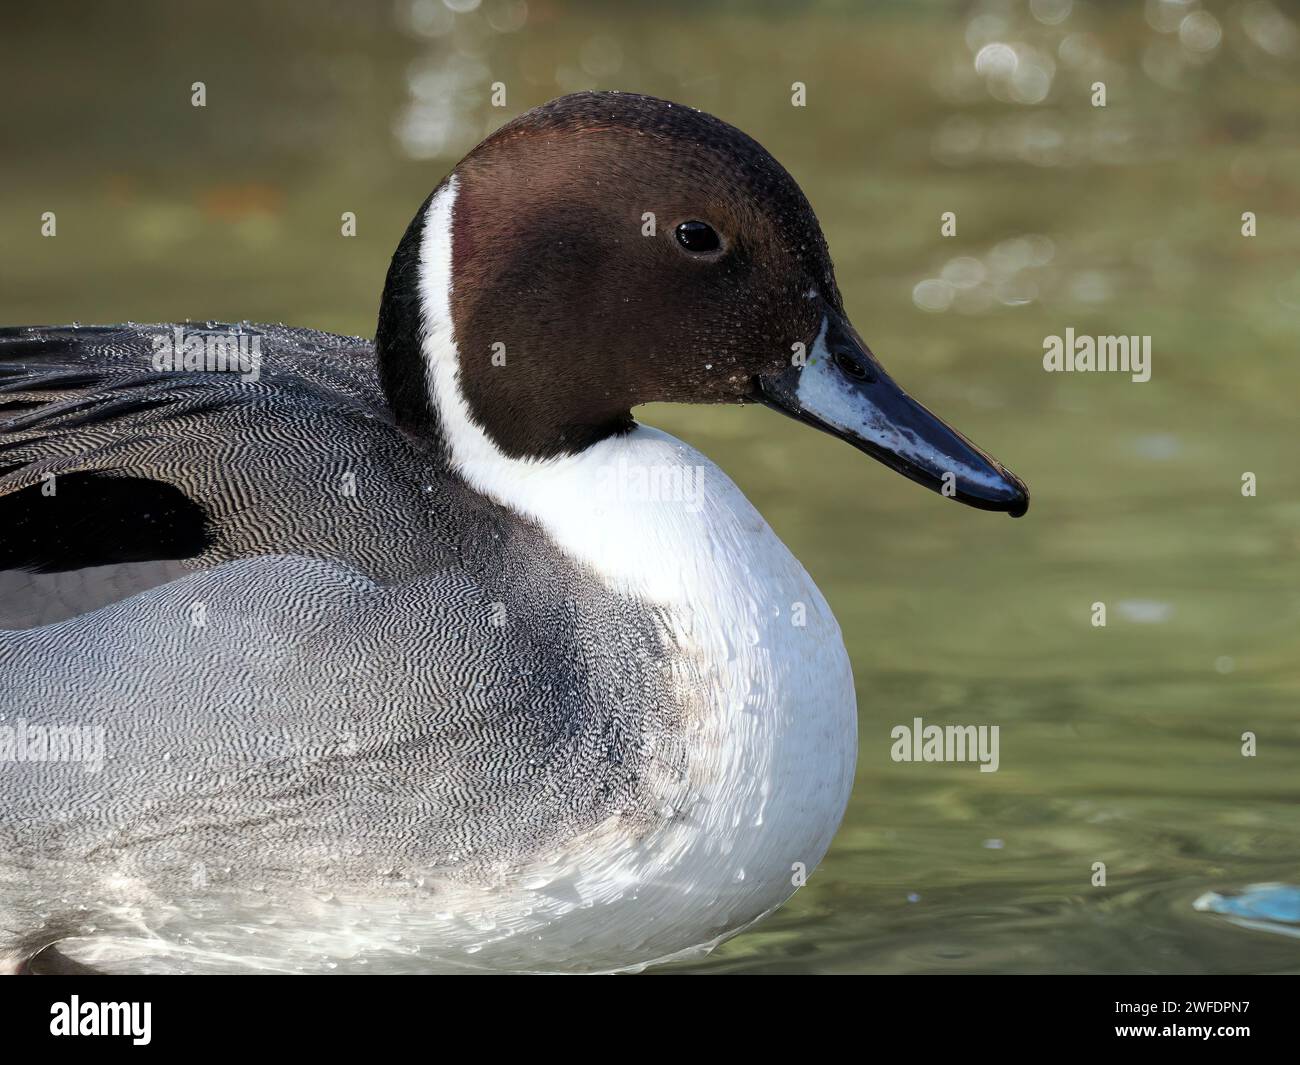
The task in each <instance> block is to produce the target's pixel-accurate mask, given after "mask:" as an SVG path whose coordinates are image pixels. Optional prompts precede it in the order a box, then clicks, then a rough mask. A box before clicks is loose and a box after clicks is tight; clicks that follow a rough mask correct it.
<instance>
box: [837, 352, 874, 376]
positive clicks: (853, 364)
mask: <svg viewBox="0 0 1300 1065" xmlns="http://www.w3.org/2000/svg"><path fill="white" fill-rule="evenodd" d="M835 365H836V366H838V367H839V368H840V373H842V374H844V376H845V377H852V378H853V379H854V380H855V381H873V380H875V377H874V375H873V374H872V373H871V371H870V370H868V369H867V368H866V367H865V366H863V365H862V364H861V363H859V362H858V361H857V359H855V358H854V357H853V356H852V355H850V354H848V352H845V351H837V352H836V353H835Z"/></svg>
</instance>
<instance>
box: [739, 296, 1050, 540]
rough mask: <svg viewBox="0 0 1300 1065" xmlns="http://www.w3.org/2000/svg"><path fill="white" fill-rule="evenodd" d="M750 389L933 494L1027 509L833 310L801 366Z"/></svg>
mask: <svg viewBox="0 0 1300 1065" xmlns="http://www.w3.org/2000/svg"><path fill="white" fill-rule="evenodd" d="M758 394H759V398H760V399H761V400H762V402H764V403H765V404H767V405H768V406H769V407H772V408H774V409H775V410H779V411H780V412H781V413H783V414H788V415H790V416H791V417H793V418H797V419H798V420H799V421H801V422H805V423H807V424H808V425H812V426H816V427H817V428H818V429H821V430H823V431H825V432H828V433H830V434H831V435H832V436H837V437H839V438H840V439H841V440H847V441H848V442H849V443H850V444H852V445H853V446H854V447H856V448H860V449H861V450H863V451H865V452H866V453H867V454H868V455H871V456H872V457H873V458H876V459H879V460H880V461H881V462H883V463H884V464H885V465H886V466H888V467H889V468H890V469H892V470H897V471H898V472H899V473H901V474H902V475H903V476H904V477H908V478H911V479H912V480H913V481H916V483H917V484H922V485H925V487H926V488H929V489H932V490H933V491H935V492H938V493H939V494H940V495H944V496H948V497H950V498H952V499H956V500H957V501H958V502H961V503H965V504H966V505H967V506H972V507H979V508H980V509H981V510H1003V511H1006V512H1007V513H1008V514H1010V515H1011V516H1012V517H1013V518H1018V517H1020V516H1021V515H1022V514H1024V513H1025V511H1027V510H1028V509H1029V489H1028V488H1027V487H1026V486H1025V483H1024V482H1023V481H1022V480H1020V478H1019V477H1017V476H1016V475H1015V474H1014V473H1012V472H1011V471H1010V470H1008V469H1007V468H1006V467H1005V466H1003V465H1002V464H1001V463H1000V462H997V461H996V460H994V459H992V458H990V457H989V456H988V455H986V454H985V453H984V452H983V451H981V450H980V449H979V448H978V447H976V446H975V445H974V444H972V443H971V442H970V441H969V440H967V439H966V438H965V437H964V436H962V435H961V433H959V432H957V430H956V429H953V428H952V427H950V426H948V425H946V424H945V423H944V422H943V421H941V420H940V419H939V418H937V417H935V416H934V415H933V414H931V413H930V412H929V411H928V410H926V409H925V408H924V407H923V406H921V404H919V403H918V402H916V400H914V399H913V398H912V397H911V396H909V395H908V394H907V393H906V392H904V391H903V390H902V389H901V388H899V387H898V385H897V384H895V383H894V381H893V379H892V378H890V376H889V375H888V374H887V373H885V371H884V370H883V369H882V368H881V366H880V363H879V362H877V361H876V357H875V356H874V355H872V354H871V352H870V350H869V349H868V348H867V346H866V345H865V344H864V343H863V342H862V340H861V338H860V337H859V336H858V335H857V333H855V332H854V331H853V328H852V326H850V325H849V324H848V323H847V322H845V321H843V320H842V319H841V318H840V317H839V316H838V315H837V314H836V313H835V312H833V311H828V312H827V315H826V317H825V319H824V320H823V322H822V327H821V331H820V333H819V334H818V336H817V340H816V342H815V343H814V344H813V348H812V350H811V351H810V352H809V353H808V358H807V361H806V363H805V365H803V366H791V367H790V368H789V369H788V370H786V371H784V372H783V373H780V374H777V375H775V376H772V377H760V378H759V379H758Z"/></svg>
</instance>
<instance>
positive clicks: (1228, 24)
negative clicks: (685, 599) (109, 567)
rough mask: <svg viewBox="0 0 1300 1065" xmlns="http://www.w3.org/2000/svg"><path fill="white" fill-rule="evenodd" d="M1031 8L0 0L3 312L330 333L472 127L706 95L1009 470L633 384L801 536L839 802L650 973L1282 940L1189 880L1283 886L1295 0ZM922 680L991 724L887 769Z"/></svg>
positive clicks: (895, 347)
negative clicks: (1023, 504)
mask: <svg viewBox="0 0 1300 1065" xmlns="http://www.w3.org/2000/svg"><path fill="white" fill-rule="evenodd" d="M455 6H459V7H466V8H469V7H475V5H474V3H473V0H458V2H457V4H456V5H455ZM1069 6H1070V5H1068V4H1064V3H1062V2H1059V0H1058V2H1049V0H1036V2H1035V4H1034V5H1033V10H1032V11H1031V9H1030V6H1029V5H1028V4H1026V3H1021V2H1015V3H1005V4H997V3H978V4H974V5H968V4H943V3H934V4H926V3H917V4H912V5H905V4H901V3H899V4H879V5H865V4H864V5H850V4H847V3H845V4H824V5H800V4H776V3H768V4H754V5H741V4H712V5H710V4H700V3H691V4H686V3H683V4H681V5H663V4H659V5H654V7H653V11H652V12H650V13H645V12H639V11H637V10H636V9H634V8H632V7H631V6H627V7H624V6H616V5H594V4H593V5H583V4H569V3H561V2H558V0H533V2H532V3H530V4H528V5H527V7H526V8H524V7H522V6H521V5H519V4H511V3H493V2H491V0H483V3H482V5H481V6H477V7H475V9H474V10H470V11H467V12H464V13H461V14H455V15H453V14H452V13H451V12H450V11H448V9H447V8H446V7H445V6H444V5H443V4H442V3H441V0H429V2H427V3H422V4H410V3H406V2H402V3H398V4H394V3H391V2H384V3H376V4H373V5H369V4H275V5H269V4H268V5H265V6H264V7H261V8H252V9H250V10H249V11H248V12H246V13H241V12H240V11H236V10H233V8H232V5H229V4H227V3H224V2H223V3H198V4H186V5H178V4H169V3H147V4H137V5H132V6H131V7H130V8H126V7H120V8H118V7H109V6H107V5H105V6H104V8H103V9H100V8H91V9H83V8H82V7H80V6H75V7H74V6H68V7H64V6H63V5H61V4H57V3H56V4H43V5H37V6H34V7H30V8H25V9H21V10H12V9H11V10H10V11H8V12H6V14H5V15H4V16H3V30H2V32H0V90H2V95H0V99H3V101H4V103H3V105H0V116H2V117H0V140H2V142H3V144H4V157H3V158H4V161H3V164H2V165H0V322H4V323H10V324H19V323H22V324H26V323H36V322H42V323H43V322H61V321H68V320H74V319H75V320H80V321H83V322H114V321H122V320H127V319H133V320H138V321H156V320H163V321H170V320H179V319H183V318H185V317H192V318H196V319H206V318H214V319H235V320H237V319H245V318H246V319H251V320H253V321H266V320H270V321H281V320H283V321H286V322H289V323H292V324H295V325H310V326H315V327H318V328H323V329H331V330H337V331H339V332H345V333H357V334H368V333H370V332H371V331H372V327H373V319H374V314H375V310H376V306H377V302H378V296H379V289H380V286H381V283H382V278H383V273H384V270H385V268H386V264H387V259H388V256H389V255H390V254H391V251H392V248H393V247H394V246H395V244H396V241H397V239H398V237H399V236H400V234H401V231H402V229H403V228H404V227H405V225H406V223H407V221H408V220H409V217H410V216H411V214H412V213H413V212H414V210H415V208H416V207H417V206H418V205H419V203H420V202H421V200H422V199H423V197H424V196H425V195H426V194H427V193H428V192H429V190H430V189H431V188H432V187H433V185H434V184H436V182H437V181H438V180H439V179H440V178H441V177H442V175H443V174H444V173H445V171H446V169H447V168H448V167H449V166H450V165H451V164H452V163H453V162H454V161H455V159H456V158H458V157H459V155H460V154H461V153H463V152H464V151H465V150H467V149H468V148H469V147H471V146H472V145H473V143H475V142H476V141H477V139H478V138H479V137H480V136H481V135H482V134H483V133H484V132H486V131H487V130H489V129H491V128H493V127H495V126H496V125H498V124H500V123H501V122H502V121H504V120H505V119H506V118H508V117H510V116H511V115H513V114H516V113H518V112H519V111H521V110H524V109H526V108H527V107H530V106H532V105H534V104H536V103H540V102H541V101H543V100H546V99H548V98H550V97H551V96H554V95H557V94H559V93H560V92H563V91H569V90H573V89H579V88H586V87H603V88H623V89H630V90H637V91H643V92H650V93H654V94H657V95H662V96H667V97H670V98H673V99H677V100H680V101H683V102H686V103H690V104H694V105H696V106H699V107H703V108H705V109H707V110H710V111H713V112H714V113H716V114H718V115H720V116H721V117H723V118H726V119H728V120H729V121H732V122H734V123H735V124H737V125H739V126H741V127H742V128H744V129H746V130H747V131H748V132H750V133H751V134H753V135H754V136H756V137H757V138H758V139H759V140H760V141H762V142H763V143H764V144H765V145H766V146H767V147H768V148H769V149H770V150H771V151H772V152H773V153H774V154H775V155H776V156H777V157H778V158H779V159H781V160H782V161H783V162H784V163H785V164H786V166H787V167H788V168H789V169H790V170H791V172H792V173H793V174H794V175H795V177H796V178H797V179H798V180H799V181H800V183H801V184H802V185H803V187H804V189H805V191H806V192H807V193H808V195H809V197H810V199H811V200H812V202H813V204H814V206H815V207H816V209H817V211H818V214H819V215H820V217H821V220H822V224H823V227H824V229H825V231H826V233H827V236H828V239H829V241H830V246H831V251H832V254H833V255H834V258H835V261H836V263H837V267H838V274H839V281H840V287H841V289H842V290H843V292H844V295H845V299H846V303H847V307H848V310H849V312H850V313H851V315H852V317H853V320H854V322H855V324H856V325H857V328H858V330H859V332H860V333H861V334H862V335H863V336H864V338H865V339H866V340H867V341H868V343H869V344H870V345H871V346H872V348H873V350H874V351H875V352H876V353H877V355H879V356H880V357H881V359H882V361H883V362H884V363H885V365H886V366H887V367H888V368H890V369H891V370H892V372H893V373H894V375H895V376H896V377H897V378H898V379H899V380H900V381H901V382H902V383H903V385H904V386H905V387H907V388H909V390H911V391H912V392H913V393H914V394H915V395H917V396H918V397H919V398H920V399H921V400H922V401H923V402H926V403H927V404H928V405H930V406H931V407H933V408H934V409H936V410H937V411H938V412H939V413H941V414H943V415H944V416H945V417H947V418H948V419H949V420H950V421H952V422H953V423H954V424H955V425H956V426H958V427H959V428H960V429H962V430H963V431H964V432H965V433H966V434H967V435H969V436H971V437H972V438H973V439H974V440H976V441H977V442H978V443H980V444H981V445H983V446H984V447H986V448H987V449H988V450H990V451H991V452H992V453H993V454H995V455H996V456H997V457H999V458H1000V459H1002V460H1003V461H1004V462H1005V463H1006V464H1007V465H1008V466H1010V467H1011V468H1012V469H1014V470H1015V471H1016V472H1017V473H1018V474H1020V475H1021V476H1022V477H1023V478H1024V479H1025V480H1026V481H1027V482H1028V483H1029V485H1030V486H1031V488H1032V490H1033V498H1034V503H1033V507H1032V509H1031V510H1030V513H1029V515H1028V516H1027V517H1026V518H1025V519H1023V520H1020V521H1011V520H1009V519H1007V518H1006V517H1003V516H1000V515H993V514H986V513H980V512H976V511H972V510H968V509H965V508H962V507H958V506H955V505H953V504H951V503H947V502H945V501H943V500H941V499H939V498H938V497H936V496H934V495H932V494H930V493H927V492H925V491H923V490H921V489H920V488H918V487H917V486H915V485H912V484H910V483H908V482H906V481H904V480H903V479H901V478H899V477H897V476H895V475H893V474H890V473H889V472H888V471H886V470H885V469H884V468H883V467H881V466H879V465H877V464H875V463H873V462H871V461H870V460H869V459H867V458H866V457H865V456H863V455H861V454H859V453H857V452H855V451H853V450H851V449H850V448H848V447H847V446H845V445H843V444H840V443H837V442H836V441H834V440H831V439H830V438H828V437H822V436H819V435H817V434H815V433H813V432H811V431H809V430H807V429H805V428H803V427H800V426H798V425H796V424H794V423H792V422H788V421H786V420H784V419H781V418H779V417H777V416H776V415H774V414H771V413H769V412H767V411H763V410H760V409H743V410H739V409H734V410H733V409H727V410H723V409H707V408H697V409H684V408H678V409H672V408H663V409H649V410H646V411H643V412H642V415H643V417H644V420H647V421H649V422H651V423H653V424H656V425H659V426H661V427H663V428H665V429H667V430H669V431H671V432H674V433H676V434H678V435H680V436H682V437H684V438H686V439H687V440H689V441H690V442H692V443H694V444H695V445H696V446H698V447H700V448H701V449H702V450H704V451H705V452H706V453H707V454H709V455H710V456H711V457H712V458H713V459H714V460H715V461H717V462H718V463H719V464H720V465H721V466H722V467H723V468H724V469H726V470H727V471H728V472H729V473H730V474H731V475H732V476H733V477H734V478H735V480H736V481H737V482H738V483H739V484H740V486H741V487H742V488H743V489H744V490H745V492H746V493H747V494H748V495H749V496H750V498H751V499H752V500H753V501H754V502H755V504H756V505H757V506H758V507H759V509H760V510H761V511H762V512H763V513H764V514H765V515H766V516H767V518H768V520H769V521H770V522H771V524H772V525H773V526H774V527H775V529H776V530H777V532H778V533H779V534H780V535H781V536H782V538H783V539H784V540H785V541H786V543H788V544H789V545H790V547H791V548H792V550H793V551H794V552H795V554H796V555H797V556H798V557H799V558H800V559H802V560H803V562H804V564H805V565H806V566H807V568H808V569H809V571H810V572H811V573H812V574H813V576H814V577H815V578H816V580H817V581H818V583H819V585H820V586H821V588H822V589H823V591H824V592H825V594H826V596H827V598H828V599H829V600H830V602H831V605H832V606H833V608H834V609H835V612H836V614H837V616H838V618H839V620H840V624H841V626H842V627H843V630H844V634H845V640H846V642H847V644H848V647H849V651H850V653H851V655H852V659H853V666H854V671H855V675H856V677H857V683H858V696H859V704H860V710H861V726H860V727H861V749H860V752H859V772H858V781H857V787H856V790H855V792H854V796H853V801H852V805H851V806H850V808H849V811H848V814H847V816H846V818H845V821H844V825H843V827H842V829H841V830H840V833H839V836H838V837H837V839H836V842H835V845H834V847H833V848H832V850H831V852H830V854H829V855H828V857H827V859H826V860H825V862H824V863H823V865H822V866H821V867H820V869H819V870H818V871H817V873H816V874H815V876H814V877H813V878H812V880H811V882H810V883H809V884H808V886H807V887H806V888H805V889H804V890H803V891H801V892H800V893H799V894H798V895H797V896H796V897H795V898H794V899H793V900H792V901H791V902H790V903H789V904H788V905H787V906H786V907H785V908H784V909H783V910H782V911H781V912H780V913H778V914H777V915H775V916H774V917H773V918H772V919H770V920H768V921H767V922H765V923H764V924H762V925H761V926H759V927H758V928H757V929H756V930H754V931H751V932H749V933H747V934H745V935H743V936H740V937H738V938H737V939H735V940H733V941H732V942H730V943H728V944H726V945H724V946H723V947H722V948H720V949H719V950H718V951H717V952H716V953H714V954H713V955H712V956H711V957H709V958H708V959H706V960H704V961H701V962H695V963H689V964H683V965H680V966H677V968H683V969H691V970H696V971H809V972H812V971H822V972H825V971H871V972H897V971H909V972H918V971H919V972H937V971H1004V972H1015V971H1064V972H1119V971H1160V972H1197V971H1216V972H1242V971H1256V970H1263V971H1293V972H1295V971H1300V939H1296V938H1294V937H1288V936H1286V935H1282V934H1278V932H1279V931H1280V930H1281V929H1278V930H1274V931H1269V930H1249V929H1244V928H1241V927H1237V926H1235V925H1233V924H1231V923H1229V922H1228V921H1227V920H1226V919H1225V918H1224V917H1222V916H1220V915H1216V914H1212V913H1206V912H1198V911H1197V910H1195V909H1193V902H1194V901H1195V900H1196V899H1197V898H1198V897H1199V896H1201V895H1202V894H1203V893H1204V892H1206V891H1210V890H1213V891H1218V892H1221V893H1231V892H1233V891H1235V890H1239V889H1241V888H1243V887H1245V886H1246V885H1249V884H1252V883H1258V882H1265V881H1283V882H1289V883H1292V884H1296V883H1300V816H1297V805H1296V803H1297V798H1300V782H1298V781H1297V768H1298V766H1300V713H1298V710H1300V670H1297V642H1298V637H1300V582H1298V581H1297V577H1298V576H1300V559H1298V558H1297V555H1298V554H1300V469H1297V462H1296V459H1297V447H1296V444H1297V428H1298V427H1300V417H1298V416H1297V413H1296V401H1297V396H1300V361H1298V360H1297V357H1296V356H1297V351H1296V337H1297V327H1298V326H1300V254H1298V252H1300V192H1298V190H1297V178H1298V177H1300V136H1297V134H1298V133H1300V34H1298V33H1297V27H1298V26H1300V10H1298V9H1297V7H1296V5H1277V6H1270V5H1268V4H1264V3H1253V4H1247V5H1245V6H1242V5H1238V4H1229V3H1226V2H1219V0H1205V2H1203V3H1201V4H1199V5H1193V4H1187V5H1179V4H1164V5H1160V4H1154V5H1145V9H1144V5H1143V4H1141V3H1133V4H1102V3H1094V4H1092V5H1089V6H1088V7H1087V8H1086V9H1085V8H1084V7H1083V6H1082V5H1075V7H1074V8H1073V9H1072V10H1069V12H1068V13H1067V14H1065V16H1064V19H1063V21H1059V22H1055V23H1054V22H1053V21H1052V20H1055V19H1057V18H1058V16H1060V15H1061V13H1062V11H1063V10H1064V9H1065V8H1068V7H1069ZM860 9H863V10H860ZM1035 12H1037V13H1038V14H1037V15H1036V14H1035ZM1195 12H1202V13H1203V14H1198V15H1196V17H1195V18H1194V19H1193V20H1192V21H1191V22H1190V23H1188V22H1186V21H1185V20H1186V18H1187V17H1188V16H1189V15H1191V14H1193V13H1195ZM521 19H522V22H521ZM1170 20H1172V21H1170ZM1171 26H1172V28H1173V30H1172V32H1165V30H1168V29H1169V28H1170V27H1171ZM1180 26H1181V27H1182V29H1181V32H1180V29H1179V28H1180ZM1162 27H1163V29H1162ZM1216 34H1217V37H1216ZM968 38H969V40H968ZM996 43H1004V44H1007V45H1008V46H1010V47H1011V48H1012V53H1011V54H1012V56H1014V57H1015V65H1016V67H1015V69H1016V73H1015V75H1014V76H1012V75H1005V74H999V73H998V70H1000V69H1004V68H1002V67H999V65H998V64H999V63H1005V62H1006V57H1007V53H1005V52H1002V53H999V52H998V51H997V50H996V49H995V50H994V51H992V52H985V60H984V64H983V65H984V68H985V70H986V71H989V73H978V72H976V69H975V64H974V62H973V59H972V56H973V54H974V53H975V52H976V51H978V50H979V49H981V48H984V47H985V46H986V45H989V44H996ZM1017 78H1019V79H1020V80H1017ZM196 81H203V82H205V84H206V91H207V106H206V107H205V108H195V107H192V106H191V102H190V97H191V86H192V84H193V83H194V82H196ZM493 81H502V82H504V83H505V84H506V86H507V101H508V106H507V107H506V108H505V109H497V108H492V107H490V106H489V105H488V94H489V88H488V86H489V84H490V83H491V82H493ZM795 81H802V82H805V83H806V85H807V91H808V96H807V106H806V107H803V108H796V107H793V106H791V102H790V91H791V90H790V86H791V83H792V82H795ZM1095 81H1104V82H1105V83H1106V85H1107V94H1108V98H1107V106H1106V107H1105V108H1099V107H1093V106H1092V105H1091V102H1090V94H1091V85H1092V83H1093V82H1095ZM46 211H53V212H54V213H55V215H56V219H57V237H56V238H53V239H51V238H43V237H42V236H41V234H40V226H41V215H42V213H43V212H46ZM345 211H353V212H355V213H356V215H357V227H358V228H357V235H356V236H355V237H354V238H344V237H342V236H340V233H339V227H340V215H341V214H342V213H343V212H345ZM945 211H953V212H955V213H956V215H957V235H956V236H953V237H949V238H942V237H940V234H939V218H940V214H941V213H942V212H945ZM1243 211H1253V212H1255V213H1256V215H1257V219H1258V221H1257V225H1258V235H1257V236H1255V237H1244V236H1242V234H1241V225H1242V223H1241V215H1242V212H1243ZM1017 238H1025V239H1023V240H1017ZM1008 242H1009V243H1008ZM952 260H959V261H958V262H956V263H953V262H952ZM981 277H983V280H981ZM945 278H946V279H947V282H948V283H947V284H944V283H939V284H934V283H932V284H930V285H928V286H927V285H922V287H921V289H919V290H917V286H918V284H921V283H922V282H925V281H927V280H932V281H933V279H939V281H940V282H943V281H944V279H945ZM914 290H915V291H916V292H917V293H918V295H916V296H914ZM918 299H919V300H920V301H921V302H922V303H927V302H928V303H930V304H931V305H936V304H944V303H946V302H947V301H949V300H951V305H950V306H949V307H948V309H947V310H926V309H923V308H922V307H921V306H918V302H917V301H918ZM1067 326H1069V327H1073V328H1074V329H1075V331H1076V333H1078V334H1088V335H1104V334H1125V335H1128V334H1140V335H1149V336H1151V337H1152V377H1151V380H1150V381H1149V382H1147V383H1144V384H1142V383H1134V382H1132V381H1130V380H1129V379H1128V377H1127V376H1126V375H1122V374H1093V375H1086V374H1084V375H1081V374H1069V375H1067V374H1048V373H1045V372H1044V371H1043V369H1042V366H1041V356H1042V344H1043V339H1044V337H1046V336H1049V335H1053V334H1062V333H1063V332H1064V330H1065V328H1066V327H1067ZM1247 471H1249V472H1252V473H1254V474H1256V476H1257V479H1258V494H1257V495H1256V496H1254V497H1253V498H1252V497H1243V495H1242V493H1241V478H1242V474H1243V473H1244V472H1247ZM1095 602H1103V603H1105V604H1106V606H1107V612H1108V618H1107V620H1108V624H1107V625H1106V627H1104V628H1099V627H1094V626H1093V625H1092V624H1091V608H1092V604H1093V603H1095ZM915 717H920V718H923V719H924V721H925V722H926V723H927V724H975V725H990V726H991V725H997V726H999V728H1000V768H999V770H998V771H997V772H996V773H980V772H978V771H977V769H976V767H975V766H974V765H951V764H949V765H942V764H905V763H896V762H894V761H893V760H892V759H891V758H890V747H891V739H890V730H891V729H892V728H893V727H894V726H896V725H900V724H909V723H910V722H911V721H912V719H913V718H915ZM1248 731H1249V732H1252V733H1254V734H1255V736H1256V737H1257V740H1256V742H1257V753H1256V755H1255V756H1254V757H1244V756H1243V754H1242V738H1241V737H1242V734H1243V733H1244V732H1248ZM1097 862H1103V863H1105V867H1106V884H1105V886H1094V885H1093V883H1092V879H1093V866H1094V863H1097Z"/></svg>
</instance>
